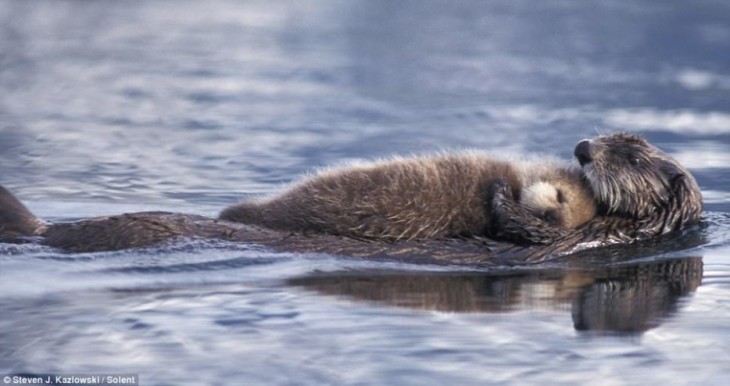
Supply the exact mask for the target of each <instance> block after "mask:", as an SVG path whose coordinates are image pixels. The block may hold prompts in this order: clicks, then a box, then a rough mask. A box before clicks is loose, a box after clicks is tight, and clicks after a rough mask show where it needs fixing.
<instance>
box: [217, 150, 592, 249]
mask: <svg viewBox="0 0 730 386" xmlns="http://www.w3.org/2000/svg"><path fill="white" fill-rule="evenodd" d="M507 196H508V197H509V198H510V199H511V198H512V197H515V198H516V199H515V202H516V203H517V206H518V207H519V208H518V210H519V215H520V216H522V217H523V218H522V219H520V220H519V221H520V222H525V223H531V222H534V223H536V224H540V225H539V226H541V227H543V226H544V227H547V228H554V227H561V228H566V229H573V228H575V227H577V226H579V225H582V224H583V223H585V222H586V221H588V220H590V219H591V218H593V216H594V215H595V205H594V204H593V196H592V194H591V192H590V189H589V188H588V186H587V185H585V184H584V181H583V180H582V179H581V177H580V172H579V171H578V170H576V169H574V168H569V167H566V166H564V165H562V164H561V163H559V162H557V161H555V160H553V159H539V160H537V159H536V160H532V161H514V162H510V161H505V160H497V159H494V158H491V157H488V156H486V155H483V154H479V153H475V152H471V153H463V154H446V155H437V156H421V157H412V158H395V159H391V160H386V161H381V162H375V163H369V164H360V165H355V166H351V167H345V168H339V169H330V170H325V171H322V172H320V173H317V174H315V175H314V176H312V177H309V178H306V179H304V180H303V181H300V182H299V183H297V184H295V185H294V186H293V187H292V188H290V189H288V190H286V191H284V192H283V193H281V194H279V195H277V196H274V197H271V198H267V199H264V200H261V201H249V202H244V203H241V204H238V205H234V206H231V207H229V208H227V209H225V210H224V211H223V212H221V214H220V217H219V218H220V219H221V220H226V221H232V222H239V223H244V224H255V225H260V226H264V227H267V228H270V229H277V230H284V231H295V232H305V233H306V232H314V233H324V234H333V235H340V236H347V237H352V238H363V239H374V240H385V241H397V240H414V239H436V238H448V237H460V236H488V237H492V238H499V239H508V240H513V241H520V242H523V241H524V242H534V243H540V242H541V241H542V240H541V238H540V237H529V236H526V235H523V234H522V233H521V232H520V230H519V229H516V228H515V229H512V228H502V227H501V226H500V223H502V222H503V221H500V219H499V217H498V216H495V214H499V213H501V210H500V203H501V201H502V200H505V199H507V198H506V197H507ZM493 198H496V200H495V201H494V202H492V200H493ZM497 200H499V201H497ZM493 204H494V205H493ZM505 223H506V222H505Z"/></svg>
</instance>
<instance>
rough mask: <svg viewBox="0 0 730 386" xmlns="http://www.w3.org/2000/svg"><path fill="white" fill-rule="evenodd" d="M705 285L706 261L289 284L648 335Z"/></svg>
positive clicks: (354, 276)
mask: <svg viewBox="0 0 730 386" xmlns="http://www.w3.org/2000/svg"><path fill="white" fill-rule="evenodd" d="M701 281H702V258H701V257H685V258H680V259H673V260H668V261H660V262H648V263H638V264H630V265H620V266H613V267H609V268H600V269H579V270H546V271H522V272H515V271H506V272H496V273H485V272H468V273H463V272H461V273H444V272H440V273H416V272H382V271H381V272H362V271H361V272H352V271H346V272H339V273H327V274H319V275H312V276H306V277H300V278H295V279H290V280H289V281H288V283H289V284H290V285H293V286H298V287H304V288H308V289H313V290H315V291H317V292H319V293H322V294H327V295H340V296H345V297H347V298H350V299H354V300H364V301H371V302H375V303H381V304H386V305H391V306H397V307H406V308H412V309H421V310H437V311H445V312H490V313H493V312H509V311H513V310H518V309H525V308H526V309H533V308H543V307H548V308H555V309H564V307H563V306H564V305H566V304H570V305H571V308H572V315H573V322H574V326H575V328H576V329H577V330H581V331H583V330H591V331H606V332H643V331H646V330H648V329H651V328H654V327H656V326H658V325H659V324H660V323H661V320H662V319H663V318H666V317H669V316H671V315H672V314H673V313H674V312H675V311H676V309H677V304H678V302H679V300H680V299H681V298H682V297H683V296H686V295H687V294H689V293H691V292H693V291H694V290H695V289H696V288H697V287H698V286H699V285H700V283H701Z"/></svg>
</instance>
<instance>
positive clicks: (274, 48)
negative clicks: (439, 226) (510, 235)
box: [0, 0, 730, 384]
mask: <svg viewBox="0 0 730 386" xmlns="http://www.w3.org/2000/svg"><path fill="white" fill-rule="evenodd" d="M729 18H730V5H729V4H728V3H727V2H724V1H720V0H700V1H695V2H691V3H689V2H680V1H669V2H653V1H643V0H642V1H634V2H620V1H583V2H572V1H553V2H549V3H543V2H534V1H526V0H525V1H523V0H510V1H491V2H482V1H461V2H458V3H447V2H438V1H430V0H427V1H405V2H393V1H380V0H369V1H348V2H338V1H328V0H313V1H306V2H297V1H278V2H270V1H211V2H198V1H175V2H172V1H147V2H141V1H139V2H114V1H70V0H69V1H32V2H30V1H23V0H4V1H2V2H0V90H1V91H2V92H0V184H2V185H4V186H6V187H7V188H9V189H10V190H11V191H13V192H14V193H16V194H17V195H18V196H19V197H21V198H22V199H24V200H25V201H26V202H27V203H28V206H29V207H30V208H31V209H32V210H33V211H34V212H36V213H38V214H39V215H41V216H42V217H44V218H46V219H48V220H52V221H62V220H63V221H65V220H75V219H79V218H83V217H87V216H93V215H105V214H114V213H120V212H125V211H137V210H150V209H154V210H173V211H183V212H188V213H197V214H203V215H215V214H216V213H217V211H218V210H220V208H222V207H223V206H225V205H228V204H231V203H233V202H236V201H238V200H240V199H244V198H246V197H249V196H252V195H258V194H265V193H270V192H273V191H275V190H276V189H278V188H279V187H280V186H281V185H282V184H284V183H287V182H289V181H291V180H292V179H295V178H297V176H299V175H301V174H302V173H305V172H307V171H311V170H312V169H314V168H317V167H320V166H323V165H329V164H333V163H341V162H347V161H352V160H359V159H372V158H377V157H383V156H388V155H392V154H412V153H422V152H429V151H435V150H443V149H447V150H448V149H463V148H478V149H484V150H488V151H492V152H500V153H511V154H528V153H535V152H544V153H550V154H554V155H556V156H558V157H561V158H565V159H566V160H567V159H569V158H570V157H571V153H572V149H573V146H574V144H575V143H577V142H578V141H579V140H580V139H582V138H585V137H592V136H595V135H597V134H598V133H610V132H614V131H617V130H631V131H634V132H638V133H640V134H642V135H644V136H645V137H646V138H647V139H648V140H649V141H651V142H652V143H654V144H656V145H657V146H659V147H660V148H662V149H664V150H666V151H667V152H669V153H670V154H672V155H673V156H675V157H676V158H677V159H678V160H679V161H680V162H681V163H683V164H684V165H686V166H688V167H689V168H690V169H691V171H692V172H693V173H694V174H695V176H696V177H697V179H698V181H699V183H700V185H701V188H702V191H703V196H704V200H705V209H706V220H705V223H704V225H703V227H702V229H700V230H695V231H693V232H689V234H687V235H684V236H683V237H682V238H681V239H680V240H679V241H676V242H674V243H672V242H669V243H668V244H667V243H664V244H662V245H661V246H656V245H653V246H651V245H650V246H639V247H635V248H634V247H632V248H628V249H619V250H618V251H610V253H609V252H600V253H597V254H593V255H592V256H590V259H588V261H590V262H591V263H585V262H576V261H571V262H554V263H551V264H550V265H549V266H548V265H545V266H531V267H522V268H507V267H505V268H499V267H493V268H489V269H486V268H477V267H475V268H473V269H467V268H464V267H460V268H457V267H435V266H418V265H408V264H404V263H397V262H365V261H359V260H356V259H346V258H338V257H333V256H322V255H306V254H304V255H303V254H281V253H272V252H271V251H267V250H266V249H264V248H261V247H258V246H253V245H235V244H226V243H219V242H202V241H190V242H180V243H175V244H170V245H163V246H158V247H153V248H145V249H139V250H131V251H122V252H114V253H94V254H79V255H71V254H64V253H62V252H59V251H56V250H52V249H48V248H44V247H38V246H32V245H12V244H0V373H18V372H31V373H46V372H64V373H69V372H117V373H119V372H131V373H139V374H140V376H141V379H142V383H143V384H230V383H231V382H234V383H246V384H431V383H446V382H449V383H453V384H476V383H478V384H483V383H510V382H520V383H525V382H526V383H547V382H549V383H587V382H594V381H596V380H600V381H602V382H604V383H605V384H644V383H646V382H663V383H666V384H686V383H692V384H721V382H725V380H727V379H728V378H729V377H730V368H728V366H727V363H728V359H730V338H728V337H729V336H730V327H728V326H730V301H729V300H728V299H729V298H730V258H729V257H728V255H730V242H729V241H730V166H729V165H730V152H729V151H728V149H730V146H729V145H730V57H729V56H728V55H727V52H730V24H729V23H728V20H729ZM604 253H605V254H606V255H604ZM609 254H611V257H612V258H611V260H612V261H613V262H612V263H610V264H609V263H605V262H602V260H601V258H602V257H606V256H608V255H609ZM614 255H617V256H618V257H615V256H614ZM614 257H615V258H614Z"/></svg>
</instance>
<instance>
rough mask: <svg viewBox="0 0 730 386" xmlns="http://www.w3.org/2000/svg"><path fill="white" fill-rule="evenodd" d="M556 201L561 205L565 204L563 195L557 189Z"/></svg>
mask: <svg viewBox="0 0 730 386" xmlns="http://www.w3.org/2000/svg"><path fill="white" fill-rule="evenodd" d="M557 199H558V202H559V203H561V204H563V203H565V195H564V194H563V191H562V190H560V189H558V197H557Z"/></svg>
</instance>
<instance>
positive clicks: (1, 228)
mask: <svg viewBox="0 0 730 386" xmlns="http://www.w3.org/2000/svg"><path fill="white" fill-rule="evenodd" d="M47 228H48V224H46V223H45V222H43V220H41V219H39V218H38V217H36V216H35V215H34V214H33V213H31V212H30V211H29V210H28V208H26V207H25V205H23V203H22V202H20V200H18V199H17V198H15V196H13V194H12V193H10V192H9V191H8V190H7V189H5V188H4V187H2V186H0V238H11V237H20V236H36V235H42V234H43V233H44V232H45V231H46V229H47Z"/></svg>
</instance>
